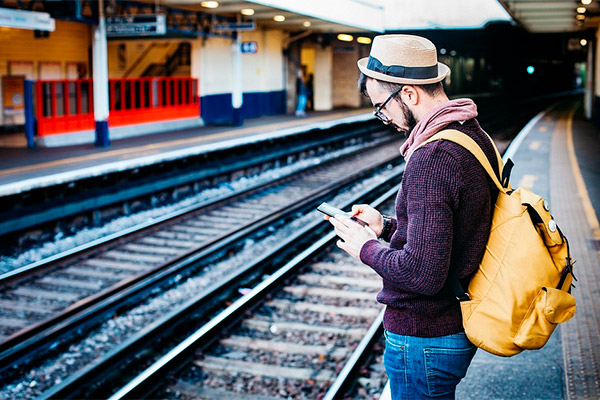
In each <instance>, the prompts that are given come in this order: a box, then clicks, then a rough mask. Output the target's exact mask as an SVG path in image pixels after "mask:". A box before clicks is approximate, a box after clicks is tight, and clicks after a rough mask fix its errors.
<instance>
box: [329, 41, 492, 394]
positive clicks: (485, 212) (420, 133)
mask: <svg viewBox="0 0 600 400" xmlns="http://www.w3.org/2000/svg"><path fill="white" fill-rule="evenodd" d="M358 68H359V70H360V71H361V74H360V77H359V82H358V83H359V88H360V91H361V92H362V93H363V94H364V95H367V96H368V97H369V98H370V99H371V101H372V102H373V105H374V107H375V111H374V114H375V117H377V118H378V119H379V120H381V121H382V122H383V123H384V124H386V125H391V126H392V127H394V128H395V129H396V130H397V131H398V132H400V133H402V134H403V135H404V136H406V138H407V140H406V141H405V142H404V143H403V144H402V147H401V148H400V153H401V154H402V155H403V156H404V157H405V158H406V160H407V165H406V168H405V172H404V176H403V178H402V187H401V189H400V191H399V193H398V196H397V198H396V207H395V216H393V217H387V216H382V215H381V214H380V213H379V212H378V211H377V210H375V209H374V208H372V207H370V206H368V205H364V204H360V205H354V206H352V213H351V214H352V215H354V216H356V217H358V218H360V219H362V220H363V221H365V222H366V223H367V224H368V227H362V226H361V225H359V224H357V223H355V222H353V221H352V220H350V219H349V218H347V217H343V216H341V215H338V216H336V217H335V218H328V217H327V219H329V221H330V222H331V223H332V224H333V226H334V227H335V231H336V233H337V234H338V236H339V237H340V238H341V239H342V240H340V241H338V246H339V247H340V248H341V249H343V250H345V251H346V252H347V253H348V254H350V255H351V256H353V257H355V258H357V259H359V260H361V261H362V262H363V263H364V264H366V265H368V266H369V267H371V268H372V269H373V270H375V271H376V272H377V273H378V274H379V275H380V276H381V277H382V279H383V289H382V290H381V292H379V294H378V296H377V300H378V301H379V302H381V303H383V304H385V305H387V307H386V311H385V317H384V322H383V325H384V328H385V337H386V350H385V356H384V364H385V368H386V372H387V374H388V377H389V382H390V388H391V393H392V399H394V400H397V399H434V398H435V399H453V398H454V397H455V390H456V385H457V384H458V383H459V382H460V380H461V379H462V378H463V377H464V376H465V374H466V373H467V369H468V367H469V364H470V363H471V359H472V358H473V356H474V355H475V351H476V347H475V346H474V345H473V344H471V342H470V341H469V339H467V337H466V335H465V333H464V329H463V326H462V318H461V310H460V306H459V302H458V300H457V299H456V297H455V296H454V294H453V291H452V289H451V288H450V286H449V282H448V275H449V273H451V271H452V273H455V274H456V275H457V276H458V278H459V280H460V282H461V284H462V286H463V287H467V285H468V283H469V281H470V279H471V277H472V276H473V274H474V273H475V272H476V270H477V268H478V265H479V262H480V261H481V259H482V257H483V254H484V251H485V246H486V243H487V239H488V236H489V231H490V226H491V217H492V209H493V207H494V203H495V199H496V197H497V195H498V190H497V189H496V187H495V185H494V184H493V183H492V181H491V179H490V178H489V177H488V175H487V173H486V172H485V170H484V169H483V167H482V166H481V165H480V163H479V162H478V161H477V159H475V157H474V156H473V155H472V154H471V153H470V152H469V151H468V150H466V149H464V148H463V147H461V146H459V145H458V144H455V143H453V142H449V141H436V142H433V143H429V144H427V145H425V146H423V147H421V148H419V149H417V147H418V146H419V145H420V144H421V143H423V142H424V141H425V140H427V139H428V138H430V137H431V136H433V135H434V134H435V133H437V132H438V131H440V130H442V129H446V128H448V129H456V130H459V131H461V132H463V133H465V134H466V135H468V136H469V137H471V138H472V139H473V140H474V141H475V142H476V143H477V144H478V145H479V146H480V147H481V148H482V149H483V151H484V153H485V155H486V156H487V157H488V159H489V160H490V163H491V164H492V165H496V168H495V169H496V170H497V169H498V167H497V158H496V155H495V151H494V149H493V147H492V143H491V139H490V137H489V136H488V135H487V134H486V133H485V132H484V131H483V129H482V128H481V126H480V125H479V123H478V122H477V120H476V119H475V117H477V107H476V106H475V103H473V101H472V100H470V99H457V100H449V99H448V97H447V96H446V94H445V92H444V87H443V86H442V81H443V80H444V78H445V77H446V76H447V75H448V74H449V72H450V69H449V68H448V67H447V66H446V65H444V64H442V63H439V62H438V61H437V51H436V48H435V46H434V45H433V43H431V42H430V41H429V40H427V39H425V38H422V37H418V36H412V35H383V36H377V37H375V39H374V41H373V45H372V47H371V52H370V55H369V57H367V58H363V59H361V60H359V61H358ZM496 173H497V171H496ZM378 238H381V239H383V240H385V241H389V243H390V244H389V247H386V246H384V245H383V244H381V243H380V242H379V241H378V240H377V239H378Z"/></svg>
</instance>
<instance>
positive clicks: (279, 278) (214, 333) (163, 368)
mask: <svg viewBox="0 0 600 400" xmlns="http://www.w3.org/2000/svg"><path fill="white" fill-rule="evenodd" d="M390 180H391V179H390ZM389 184H390V182H389V181H386V182H383V183H380V186H387V187H389ZM399 187H400V185H395V186H394V187H392V188H391V189H389V190H388V191H387V192H386V193H385V194H383V195H381V196H380V197H379V198H378V199H377V200H375V201H372V202H371V204H373V205H374V206H378V205H380V204H381V203H383V202H384V201H387V200H390V199H392V198H393V197H394V196H395V195H396V193H397V192H398V189H399ZM370 191H371V192H372V189H371V188H369V190H366V191H364V192H363V193H361V194H360V195H358V196H356V197H355V198H354V199H352V200H350V201H348V202H347V204H345V205H342V207H343V208H346V207H349V206H351V205H352V204H354V203H356V202H357V201H361V200H362V201H364V199H365V197H366V196H367V195H368V193H369V192H370ZM319 225H325V226H326V223H325V222H323V221H320V222H319ZM311 228H312V227H311ZM335 240H337V236H336V234H335V232H329V233H327V234H326V235H325V236H323V237H322V238H321V239H319V240H318V241H317V242H315V243H314V244H312V245H311V246H310V247H308V248H307V249H305V250H303V251H302V252H301V253H300V254H298V255H297V256H296V257H294V258H293V259H292V260H291V261H289V262H287V263H286V264H285V265H283V266H282V267H281V268H279V269H278V270H277V271H276V272H274V273H273V274H271V275H270V276H269V278H268V279H266V280H264V281H262V282H261V283H259V284H258V285H257V286H256V287H254V288H253V289H252V290H251V291H250V292H249V293H248V294H246V295H245V296H243V297H241V298H239V299H238V300H236V301H235V302H234V303H233V304H232V305H231V306H229V307H227V308H226V309H225V310H223V311H222V312H221V313H219V314H218V315H217V316H215V317H214V318H213V319H212V320H211V321H209V322H208V323H207V324H205V325H204V326H202V327H201V328H200V329H198V330H197V331H195V332H194V333H193V334H192V335H190V336H189V337H188V338H186V339H185V340H184V341H182V342H181V343H179V344H178V345H177V346H176V347H174V348H173V349H172V350H171V351H169V352H168V353H167V354H165V355H164V356H163V357H161V358H160V359H159V360H157V361H156V362H155V363H154V364H152V365H151V366H150V367H148V368H147V369H146V370H144V371H143V372H142V373H140V374H139V375H138V376H136V377H135V378H134V379H133V380H131V381H130V382H129V383H128V384H126V385H125V386H123V387H122V388H121V389H119V390H118V391H117V392H115V393H114V394H113V395H112V396H111V397H110V398H109V400H118V399H126V398H143V397H146V396H147V395H149V394H150V393H151V392H152V391H154V390H155V389H156V387H157V386H158V385H160V384H161V382H162V381H163V378H164V377H165V376H166V375H167V374H168V373H169V372H171V371H173V370H176V369H178V368H180V366H181V364H182V363H185V362H186V361H188V360H189V359H191V357H192V356H193V354H194V353H195V351H196V350H197V348H199V347H201V346H204V345H206V344H208V343H210V342H211V341H212V340H214V339H215V338H216V337H218V334H219V333H220V332H221V331H222V330H223V329H224V327H226V326H230V325H232V324H233V323H234V322H235V321H236V320H238V319H239V318H240V317H241V316H242V315H243V314H244V313H245V312H246V311H247V310H249V309H251V308H252V307H253V306H254V305H255V304H257V303H258V302H260V301H261V300H262V299H264V297H265V296H266V294H268V293H270V292H271V291H273V290H274V289H275V288H276V287H278V286H280V285H281V284H282V283H283V282H284V281H285V280H286V279H287V278H288V277H289V276H291V275H292V274H293V273H295V271H296V270H298V269H299V268H300V267H302V266H304V265H305V264H307V263H308V262H309V261H310V260H311V259H312V258H313V257H314V256H315V255H317V254H318V253H320V252H321V251H322V250H324V249H325V248H326V247H328V246H330V245H331V244H333V243H334V241H335ZM376 321H379V322H378V323H377V322H376V323H373V324H372V326H371V328H370V329H369V333H368V335H369V339H363V341H361V343H360V344H359V346H358V347H357V350H356V351H355V352H354V353H353V355H352V356H351V357H350V359H349V361H348V364H347V365H346V366H345V367H344V368H343V369H342V371H341V372H342V373H343V376H342V375H340V377H339V378H338V379H336V381H334V383H335V385H336V387H339V388H344V387H346V386H347V384H348V382H349V380H350V379H351V377H352V376H353V374H354V373H355V372H356V370H357V366H358V362H359V361H360V360H361V359H362V354H364V352H365V351H367V350H368V348H369V345H370V344H372V343H373V341H374V338H376V332H377V330H379V329H380V327H381V320H379V319H377V320H376ZM332 390H333V389H332ZM336 393H337V392H336ZM64 394H66V393H63V392H58V393H53V394H52V395H53V397H60V395H64ZM57 395H58V396H57Z"/></svg>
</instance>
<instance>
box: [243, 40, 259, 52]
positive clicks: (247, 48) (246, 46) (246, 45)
mask: <svg viewBox="0 0 600 400" xmlns="http://www.w3.org/2000/svg"><path fill="white" fill-rule="evenodd" d="M241 46H242V53H250V54H256V53H257V52H258V43H256V42H242V45H241Z"/></svg>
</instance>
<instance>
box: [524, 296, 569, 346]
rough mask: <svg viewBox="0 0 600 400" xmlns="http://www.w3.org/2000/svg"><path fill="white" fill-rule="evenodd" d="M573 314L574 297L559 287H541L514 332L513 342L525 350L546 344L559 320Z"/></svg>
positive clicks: (563, 320)
mask: <svg viewBox="0 0 600 400" xmlns="http://www.w3.org/2000/svg"><path fill="white" fill-rule="evenodd" d="M574 314H575V298H574V297H573V296H572V295H571V294H569V293H567V292H565V291H563V290H559V289H554V288H549V287H543V288H542V289H541V290H540V291H539V293H538V294H537V296H536V297H535V299H534V300H533V302H532V303H531V305H530V307H529V310H527V313H526V314H525V317H523V321H522V322H521V325H520V326H519V329H518V330H517V333H516V334H515V339H514V343H515V344H516V345H517V346H519V347H521V348H523V349H526V350H536V349H539V348H541V347H542V346H544V345H545V344H546V342H547V341H548V339H549V338H550V335H551V334H552V332H553V331H554V329H555V328H556V325H557V324H559V323H561V322H566V321H568V320H569V319H571V318H572V317H573V315H574Z"/></svg>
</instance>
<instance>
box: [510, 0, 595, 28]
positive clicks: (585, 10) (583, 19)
mask: <svg viewBox="0 0 600 400" xmlns="http://www.w3.org/2000/svg"><path fill="white" fill-rule="evenodd" d="M499 1H500V3H501V4H502V5H503V6H504V8H505V9H506V10H507V11H508V12H509V13H510V15H511V16H512V17H513V19H514V20H515V21H516V22H517V23H518V24H520V25H522V26H523V27H524V28H525V29H527V30H528V31H530V32H539V33H550V32H575V31H581V30H585V29H587V28H596V27H598V25H600V6H599V5H598V1H597V0H551V1H539V0H499Z"/></svg>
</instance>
